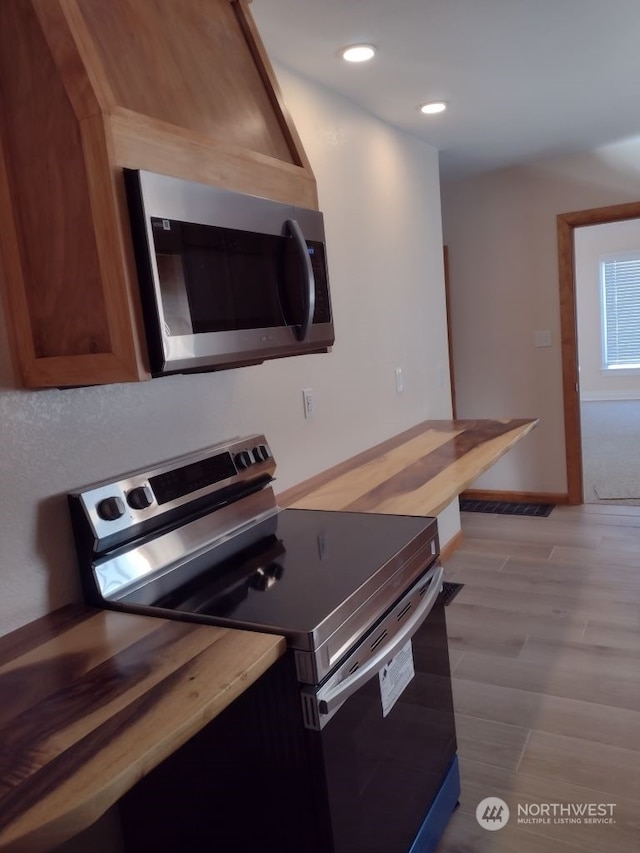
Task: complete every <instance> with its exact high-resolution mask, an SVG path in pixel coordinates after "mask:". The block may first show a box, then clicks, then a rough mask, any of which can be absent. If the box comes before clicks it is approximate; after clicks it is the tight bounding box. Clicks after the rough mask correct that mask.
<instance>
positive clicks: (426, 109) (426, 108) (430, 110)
mask: <svg viewBox="0 0 640 853" xmlns="http://www.w3.org/2000/svg"><path fill="white" fill-rule="evenodd" d="M446 108H447V105H446V104H445V102H444V101H429V103H428V104H422V106H421V107H420V112H422V113H425V115H433V114H434V113H442V112H444V111H445V110H446Z"/></svg>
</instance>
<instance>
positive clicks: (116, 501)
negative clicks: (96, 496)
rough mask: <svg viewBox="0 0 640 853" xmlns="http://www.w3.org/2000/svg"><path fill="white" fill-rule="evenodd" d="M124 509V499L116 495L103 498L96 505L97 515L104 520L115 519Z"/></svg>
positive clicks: (122, 513) (121, 514)
mask: <svg viewBox="0 0 640 853" xmlns="http://www.w3.org/2000/svg"><path fill="white" fill-rule="evenodd" d="M124 509H125V507H124V501H123V500H122V498H117V497H113V498H103V499H102V500H101V501H100V502H99V504H98V506H97V507H96V510H97V511H98V515H99V516H100V518H102V519H103V520H104V521H117V520H118V519H119V518H122V516H123V515H124Z"/></svg>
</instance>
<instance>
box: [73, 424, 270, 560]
mask: <svg viewBox="0 0 640 853" xmlns="http://www.w3.org/2000/svg"><path fill="white" fill-rule="evenodd" d="M274 471H275V460H274V458H273V455H272V453H271V450H270V449H269V445H268V444H267V441H266V439H265V437H264V436H263V435H252V436H248V437H247V438H237V439H233V440H232V441H228V442H224V443H223V444H217V445H213V446H212V447H208V448H205V449H204V450H201V451H198V452H196V453H190V454H188V455H186V456H182V457H178V458H175V459H172V460H169V461H168V462H166V463H164V464H162V465H159V466H157V467H154V468H152V469H150V470H145V471H137V472H132V473H129V474H126V475H124V476H122V477H119V478H118V479H117V480H112V481H108V482H103V483H95V484H93V485H91V486H87V487H86V488H85V489H82V490H80V491H78V492H73V493H72V494H70V495H69V501H70V504H71V506H72V511H75V510H76V509H77V508H78V507H79V508H80V509H81V516H82V518H83V520H84V523H88V525H89V527H90V530H91V535H92V537H93V539H94V541H95V544H96V547H98V548H99V546H100V541H101V540H104V539H107V540H108V541H109V543H111V542H112V541H113V539H114V535H116V534H123V536H126V535H128V533H129V531H131V530H133V529H135V528H137V527H138V525H145V526H154V525H155V524H156V523H158V524H159V523H162V522H163V517H164V516H165V515H167V514H168V513H169V512H173V511H174V510H178V509H179V510H181V511H188V510H189V504H190V503H192V502H196V501H201V500H207V499H211V500H212V501H215V500H216V498H217V497H218V493H222V492H223V490H224V499H228V497H229V496H231V495H232V494H233V491H234V489H235V490H236V491H237V492H238V493H242V492H243V491H246V486H247V485H251V484H252V481H254V480H259V481H261V482H262V481H263V482H264V483H265V484H266V483H268V482H270V480H271V479H272V478H273V474H274ZM258 485H259V484H258ZM220 499H221V500H222V499H223V498H222V497H220ZM76 514H77V513H76Z"/></svg>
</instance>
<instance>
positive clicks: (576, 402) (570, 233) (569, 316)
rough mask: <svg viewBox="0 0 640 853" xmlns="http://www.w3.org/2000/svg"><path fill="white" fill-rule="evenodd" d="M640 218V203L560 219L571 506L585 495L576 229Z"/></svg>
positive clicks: (560, 279)
mask: <svg viewBox="0 0 640 853" xmlns="http://www.w3.org/2000/svg"><path fill="white" fill-rule="evenodd" d="M639 217H640V202H631V203H629V204H618V205H613V206H612V207H600V208H593V209H591V210H579V211H575V212H573V213H562V214H559V215H558V216H557V219H556V221H557V233H558V276H559V285H560V336H561V342H562V387H563V399H564V431H565V447H566V458H567V496H568V502H569V503H570V504H581V503H583V500H584V494H583V485H582V483H583V480H582V478H583V469H582V430H581V419H580V386H579V374H578V334H577V307H576V306H577V303H576V274H575V229H576V228H580V227H581V226H585V225H601V224H605V223H610V222H622V221H623V220H625V219H637V218H639Z"/></svg>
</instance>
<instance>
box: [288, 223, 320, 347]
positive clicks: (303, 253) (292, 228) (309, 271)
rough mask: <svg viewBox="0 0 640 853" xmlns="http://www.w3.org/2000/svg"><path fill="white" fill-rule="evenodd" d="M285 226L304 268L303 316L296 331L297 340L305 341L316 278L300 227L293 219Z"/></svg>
mask: <svg viewBox="0 0 640 853" xmlns="http://www.w3.org/2000/svg"><path fill="white" fill-rule="evenodd" d="M286 226H287V229H288V230H289V233H290V234H291V236H292V237H293V239H294V241H295V244H296V248H297V250H298V255H299V256H300V262H301V263H302V266H303V268H304V279H305V281H304V293H305V317H304V320H303V321H302V324H301V325H300V329H299V331H298V340H300V341H306V340H307V338H308V336H309V331H310V329H311V323H312V322H313V312H314V311H315V307H316V279H315V276H314V274H313V267H312V266H311V258H310V257H309V250H308V248H307V241H306V240H305V239H304V234H303V233H302V228H300V225H299V224H298V222H297V221H296V220H295V219H287V221H286Z"/></svg>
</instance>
